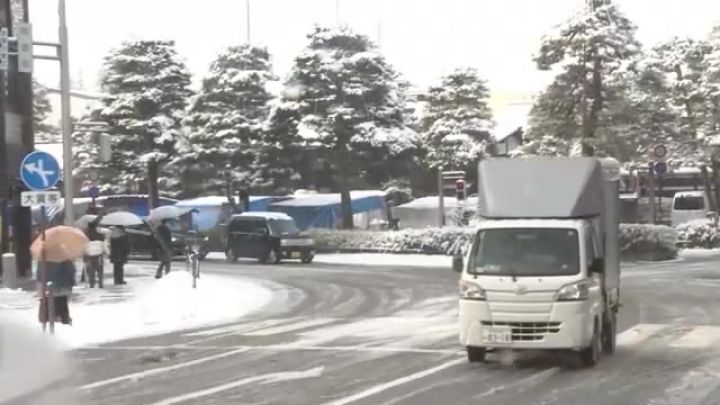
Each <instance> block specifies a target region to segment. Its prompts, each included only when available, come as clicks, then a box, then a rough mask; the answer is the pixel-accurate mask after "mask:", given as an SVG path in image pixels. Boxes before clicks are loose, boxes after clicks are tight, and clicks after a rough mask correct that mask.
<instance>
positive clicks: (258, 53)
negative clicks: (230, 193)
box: [174, 45, 274, 196]
mask: <svg viewBox="0 0 720 405" xmlns="http://www.w3.org/2000/svg"><path fill="white" fill-rule="evenodd" d="M273 79H274V76H273V74H272V73H271V66H270V55H269V53H268V51H267V49H265V48H261V47H255V46H252V45H241V46H233V47H231V48H228V49H227V50H226V51H224V52H223V53H221V54H220V55H219V56H218V58H217V59H216V60H215V61H214V62H213V63H212V65H211V66H210V72H209V73H208V75H207V76H206V77H205V79H204V80H203V84H202V88H201V90H200V92H199V94H198V95H197V97H196V98H195V99H194V101H193V103H192V105H191V107H190V111H189V115H188V117H187V118H186V119H185V121H184V123H185V125H187V127H188V129H189V131H188V134H187V137H186V140H185V141H186V142H184V143H183V145H182V146H181V147H179V148H178V152H179V156H178V158H177V159H175V160H174V164H175V165H176V166H178V167H180V168H181V171H182V172H183V173H184V175H183V182H182V183H183V188H184V191H185V194H186V195H190V196H195V195H200V194H225V192H226V188H227V179H226V178H225V176H224V174H225V172H226V168H229V169H230V170H229V174H230V175H231V178H230V181H232V183H233V184H238V185H244V186H245V187H246V186H248V185H250V182H251V181H252V177H253V174H254V171H255V169H254V163H255V160H256V159H257V153H258V148H259V145H258V142H259V141H260V140H261V137H262V134H263V125H264V122H265V119H266V117H267V109H268V107H267V103H268V101H269V100H270V98H271V96H270V94H269V93H268V91H267V89H266V84H267V82H268V81H269V80H273Z"/></svg>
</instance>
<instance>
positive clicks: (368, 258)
mask: <svg viewBox="0 0 720 405" xmlns="http://www.w3.org/2000/svg"><path fill="white" fill-rule="evenodd" d="M315 262H316V263H323V264H337V265H356V266H409V267H432V268H448V269H450V268H451V267H452V257H451V256H444V255H421V254H393V253H337V254H319V255H317V256H315Z"/></svg>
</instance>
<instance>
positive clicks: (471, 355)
mask: <svg viewBox="0 0 720 405" xmlns="http://www.w3.org/2000/svg"><path fill="white" fill-rule="evenodd" d="M485 354H487V350H486V349H485V348H484V347H474V346H468V347H467V358H468V361H469V362H470V363H482V362H483V361H485Z"/></svg>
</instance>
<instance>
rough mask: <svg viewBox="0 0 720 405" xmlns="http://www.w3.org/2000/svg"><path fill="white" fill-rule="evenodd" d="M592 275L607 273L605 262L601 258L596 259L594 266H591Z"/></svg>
mask: <svg viewBox="0 0 720 405" xmlns="http://www.w3.org/2000/svg"><path fill="white" fill-rule="evenodd" d="M590 273H598V274H603V273H605V260H603V259H602V258H600V257H598V258H596V259H594V260H593V261H592V264H590Z"/></svg>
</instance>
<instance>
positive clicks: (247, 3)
mask: <svg viewBox="0 0 720 405" xmlns="http://www.w3.org/2000/svg"><path fill="white" fill-rule="evenodd" d="M245 19H246V22H245V29H246V30H247V32H246V33H245V39H246V41H247V43H248V44H250V0H245Z"/></svg>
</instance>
